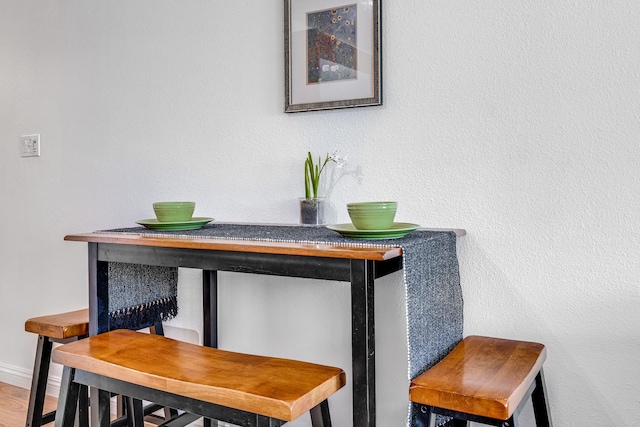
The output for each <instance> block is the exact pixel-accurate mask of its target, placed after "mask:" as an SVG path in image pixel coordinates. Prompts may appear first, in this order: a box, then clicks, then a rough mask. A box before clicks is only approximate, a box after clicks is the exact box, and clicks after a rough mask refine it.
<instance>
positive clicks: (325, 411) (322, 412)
mask: <svg viewBox="0 0 640 427" xmlns="http://www.w3.org/2000/svg"><path fill="white" fill-rule="evenodd" d="M309 412H310V413H311V427H331V414H330V413H329V401H328V400H323V401H322V402H320V404H319V405H316V406H314V407H313V408H311V411H309Z"/></svg>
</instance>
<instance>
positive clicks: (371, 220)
mask: <svg viewBox="0 0 640 427" xmlns="http://www.w3.org/2000/svg"><path fill="white" fill-rule="evenodd" d="M397 208H398V203H397V202H357V203H348V204H347V211H348V212H349V217H350V218H351V222H352V223H353V226H354V227H355V228H356V229H358V230H387V229H389V228H390V227H391V225H392V224H393V220H394V218H395V216H396V210H397Z"/></svg>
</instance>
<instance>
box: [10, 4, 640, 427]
mask: <svg viewBox="0 0 640 427" xmlns="http://www.w3.org/2000/svg"><path fill="white" fill-rule="evenodd" d="M1 8H2V13H0V94H1V98H0V200H2V202H1V208H0V231H1V234H2V237H1V238H0V263H1V265H0V267H1V268H0V322H1V323H2V324H3V325H4V326H3V332H2V338H3V342H4V343H5V345H4V346H3V348H2V350H0V374H2V375H4V377H3V378H15V375H16V373H18V374H20V375H26V374H27V373H28V371H29V369H30V366H31V357H32V353H33V350H34V348H35V341H34V337H33V336H30V335H29V334H26V333H24V332H23V322H24V319H25V318H27V317H29V316H34V315H38V314H43V313H46V312H50V311H61V310H67V309H72V308H77V307H82V306H83V305H85V304H86V290H85V286H86V285H85V283H86V258H85V256H86V248H85V247H84V245H82V244H78V243H70V242H64V241H63V240H62V238H63V236H64V235H65V234H67V233H73V232H85V231H91V230H94V229H101V228H109V227H120V226H127V225H134V221H136V220H138V219H143V218H149V217H152V215H153V214H152V211H151V203H152V202H153V201H156V200H170V199H192V200H196V201H197V203H198V207H197V208H196V214H197V215H201V216H213V217H215V218H216V219H219V220H231V221H256V222H296V221H297V210H296V209H297V208H296V204H297V197H299V196H301V195H302V192H303V181H302V168H303V163H302V162H303V159H304V157H305V155H306V152H307V150H312V151H314V152H315V153H317V154H324V153H325V152H327V151H333V149H334V148H339V149H340V150H341V151H342V152H343V154H346V155H348V156H349V158H350V163H349V164H348V169H347V170H346V173H344V174H342V175H340V174H339V173H335V174H333V173H332V170H329V171H328V172H329V173H328V174H327V176H326V177H327V178H328V179H327V183H330V182H331V183H333V184H334V185H333V186H328V187H329V188H325V192H326V193H329V194H330V197H331V202H332V204H333V209H332V212H331V221H332V222H346V221H348V218H347V214H346V210H345V209H344V204H345V203H346V202H348V201H355V200H371V199H395V200H397V201H398V202H399V205H400V206H399V212H398V219H399V220H404V221H411V222H417V223H420V224H422V225H424V226H430V227H461V228H465V229H466V230H467V232H468V234H467V236H465V237H464V238H462V239H461V240H460V242H459V244H458V249H459V259H460V264H461V275H462V283H463V289H464V296H465V303H466V305H465V315H466V321H465V328H466V329H465V332H466V333H467V334H471V333H480V334H491V335H497V336H504V337H512V338H521V339H530V340H540V341H542V342H544V343H546V344H547V345H548V347H549V359H548V362H547V364H546V368H547V381H548V386H549V394H550V398H551V405H552V411H553V416H554V418H555V422H556V425H557V426H593V425H619V426H633V425H635V422H634V421H633V420H634V417H636V416H637V413H638V412H639V411H640V402H639V400H638V383H640V362H639V359H638V356H637V355H638V354H639V353H640V310H638V309H637V307H638V305H639V304H640V287H639V286H638V276H639V274H638V273H639V271H640V261H639V259H640V258H639V257H638V255H637V254H638V252H639V238H640V236H639V232H638V227H637V226H638V224H639V223H640V221H639V219H640V218H639V217H640V214H639V207H640V206H639V205H640V191H639V190H640V178H639V177H638V172H637V167H638V165H639V160H640V138H639V136H640V124H639V121H640V102H639V101H638V100H639V99H640V97H639V95H640V93H639V92H640V75H639V71H638V70H640V67H639V66H640V50H639V49H638V45H639V43H640V30H638V28H639V27H638V25H637V23H638V22H639V21H640V3H638V2H636V1H631V0H627V1H624V0H619V1H611V2H600V1H596V0H583V1H580V2H574V1H566V0H559V1H550V0H543V1H537V2H511V1H502V0H500V1H497V2H472V1H463V2H448V1H433V2H422V1H412V0H407V1H403V2H384V4H383V20H384V22H383V24H384V29H383V61H384V76H383V80H384V106H382V107H375V108H359V109H353V110H345V111H326V112H316V113H304V114H296V115H285V114H283V113H282V109H283V99H282V98H283V92H284V88H283V70H282V64H283V53H282V2H281V1H274V0H267V1H259V2H255V1H254V2H249V1H246V0H244V1H242V0H236V1H231V2H216V1H203V0H199V1H197V0H193V1H188V2H178V1H166V0H160V1H158V0H156V1H150V0H139V1H136V2H124V1H106V0H92V1H80V0H66V1H45V2H42V1H35V0H2V3H1ZM29 133H40V134H41V135H42V157H40V158H38V159H22V158H20V157H19V150H18V137H19V135H22V134H29ZM198 280H199V276H198V273H197V272H194V271H190V270H185V271H181V283H182V285H181V311H182V312H181V316H180V318H179V319H176V320H175V321H174V322H173V324H172V325H173V326H176V327H182V328H188V329H191V328H194V329H196V330H197V324H198V318H199V310H200V308H199V300H198V298H199V296H198V292H197V290H198ZM221 282H222V284H221V291H220V293H221V296H222V297H223V298H225V300H226V301H240V300H242V301H244V302H245V304H235V303H233V304H232V303H230V304H229V305H227V306H224V307H222V314H223V315H224V319H225V320H224V321H223V326H222V332H221V342H222V344H223V345H226V346H228V347H229V348H235V349H238V350H245V349H251V350H254V351H255V350H256V349H258V350H259V351H264V352H281V354H283V355H287V356H290V357H301V358H306V359H309V360H319V361H323V362H325V363H331V364H338V365H340V366H345V367H348V361H349V351H348V344H349V329H348V328H349V326H348V325H349V318H348V314H346V313H345V310H346V304H347V303H346V298H347V297H348V293H347V292H346V289H345V286H344V284H341V283H318V282H313V281H300V280H293V279H278V278H265V277H248V276H242V275H234V274H225V275H221ZM400 284H401V277H400V276H398V275H394V276H393V277H390V278H388V279H385V280H383V281H381V282H380V283H379V284H378V286H377V292H378V294H377V296H378V300H377V303H378V305H377V310H378V314H379V320H378V344H377V351H378V354H377V355H378V371H379V383H378V395H379V403H378V408H379V414H378V416H379V420H380V424H379V425H382V426H385V427H387V426H400V425H402V423H403V418H404V415H405V410H404V401H405V400H406V378H404V376H405V373H406V362H405V360H404V351H405V348H404V336H403V316H404V313H403V311H402V310H403V309H402V307H403V301H402V293H401V287H400ZM265 303H266V304H265ZM276 331H277V332H276ZM345 348H346V349H347V351H345ZM12 375H13V376H12ZM341 393H342V394H341V395H338V396H336V399H335V400H334V401H333V402H332V407H333V409H335V415H336V424H337V425H341V426H342V425H348V424H349V421H348V420H349V415H348V414H349V410H350V409H349V408H350V397H349V396H350V394H349V392H348V391H343V392H341ZM596 409H597V410H596ZM296 425H305V422H304V421H303V422H301V423H300V424H296ZM528 425H531V423H529V422H526V423H525V426H528Z"/></svg>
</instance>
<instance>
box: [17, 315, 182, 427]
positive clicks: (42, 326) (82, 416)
mask: <svg viewBox="0 0 640 427" xmlns="http://www.w3.org/2000/svg"><path fill="white" fill-rule="evenodd" d="M24 330H25V331H27V332H32V333H34V334H37V335H38V346H37V348H36V357H35V363H34V367H33V377H32V379H31V390H30V393H29V407H28V410H27V420H26V427H41V426H42V425H44V424H48V423H50V422H52V421H53V420H54V419H55V416H56V411H51V412H48V413H46V414H44V413H43V408H44V399H45V395H46V390H47V381H48V378H49V367H50V366H51V350H52V348H53V343H54V342H55V343H60V344H65V343H69V342H72V341H77V340H79V339H82V338H86V337H88V336H89V309H86V308H85V309H83V310H77V311H70V312H67V313H58V314H53V315H50V316H41V317H34V318H32V319H28V320H27V321H26V322H25V324H24ZM150 330H151V333H155V334H158V335H164V331H163V328H162V323H161V322H157V323H156V324H155V325H154V326H152V327H151V328H150ZM87 393H88V392H87V391H86V390H85V389H83V392H82V393H81V394H80V406H79V414H78V415H79V417H78V418H79V419H78V421H79V423H80V426H81V427H87V426H88V425H89V414H88V409H87V408H88V406H89V402H88V397H87V396H88V394H87ZM118 399H119V400H120V399H121V396H118ZM124 404H125V403H123V402H120V401H119V402H118V409H119V413H118V417H119V419H118V420H117V421H116V422H114V426H118V425H121V424H123V422H124V420H125V419H126V414H124V413H122V412H121V411H120V408H121V407H122V406H124ZM159 409H162V407H161V406H158V405H147V406H146V407H145V408H144V411H145V415H150V414H151V413H152V412H155V411H157V410H159ZM172 415H175V413H173V412H170V411H168V410H167V409H165V418H164V419H169V418H171V416H172Z"/></svg>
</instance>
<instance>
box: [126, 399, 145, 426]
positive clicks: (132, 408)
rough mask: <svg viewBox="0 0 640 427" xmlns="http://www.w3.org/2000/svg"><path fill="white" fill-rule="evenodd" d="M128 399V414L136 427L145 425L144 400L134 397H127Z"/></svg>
mask: <svg viewBox="0 0 640 427" xmlns="http://www.w3.org/2000/svg"><path fill="white" fill-rule="evenodd" d="M125 399H126V401H127V414H129V416H130V418H129V419H130V420H132V421H133V426H134V427H144V409H143V408H142V400H139V399H134V398H132V397H127V398H125Z"/></svg>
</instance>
